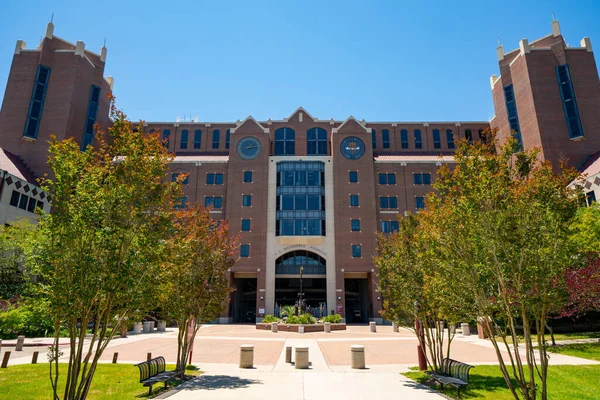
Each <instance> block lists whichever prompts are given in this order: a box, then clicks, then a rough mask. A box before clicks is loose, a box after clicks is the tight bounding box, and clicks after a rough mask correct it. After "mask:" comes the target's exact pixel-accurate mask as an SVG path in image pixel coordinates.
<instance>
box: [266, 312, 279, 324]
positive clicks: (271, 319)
mask: <svg viewBox="0 0 600 400" xmlns="http://www.w3.org/2000/svg"><path fill="white" fill-rule="evenodd" d="M278 321H279V318H277V317H276V316H274V315H270V314H269V315H265V317H264V318H263V320H262V322H263V323H265V324H270V323H271V322H278Z"/></svg>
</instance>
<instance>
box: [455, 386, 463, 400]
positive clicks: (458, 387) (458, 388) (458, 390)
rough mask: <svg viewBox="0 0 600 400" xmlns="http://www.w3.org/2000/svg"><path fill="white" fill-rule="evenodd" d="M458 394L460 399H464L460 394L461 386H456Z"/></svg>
mask: <svg viewBox="0 0 600 400" xmlns="http://www.w3.org/2000/svg"><path fill="white" fill-rule="evenodd" d="M456 394H457V395H458V398H459V399H462V397H461V396H460V386H457V387H456Z"/></svg>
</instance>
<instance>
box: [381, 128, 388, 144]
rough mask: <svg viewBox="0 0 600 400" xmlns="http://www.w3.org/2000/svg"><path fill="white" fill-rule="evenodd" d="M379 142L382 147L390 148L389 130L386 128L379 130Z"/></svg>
mask: <svg viewBox="0 0 600 400" xmlns="http://www.w3.org/2000/svg"><path fill="white" fill-rule="evenodd" d="M381 143H382V144H383V148H384V149H389V148H390V131H389V130H387V129H382V130H381Z"/></svg>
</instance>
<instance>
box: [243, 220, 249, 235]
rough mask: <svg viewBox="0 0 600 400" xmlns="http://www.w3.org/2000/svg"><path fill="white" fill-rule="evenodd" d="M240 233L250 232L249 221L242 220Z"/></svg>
mask: <svg viewBox="0 0 600 400" xmlns="http://www.w3.org/2000/svg"><path fill="white" fill-rule="evenodd" d="M242 232H250V220H249V219H243V220H242Z"/></svg>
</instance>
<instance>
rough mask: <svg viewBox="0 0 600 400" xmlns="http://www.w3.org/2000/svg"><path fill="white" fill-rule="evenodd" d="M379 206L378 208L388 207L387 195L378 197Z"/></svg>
mask: <svg viewBox="0 0 600 400" xmlns="http://www.w3.org/2000/svg"><path fill="white" fill-rule="evenodd" d="M379 207H380V208H389V207H390V205H389V201H388V197H380V198H379Z"/></svg>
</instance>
